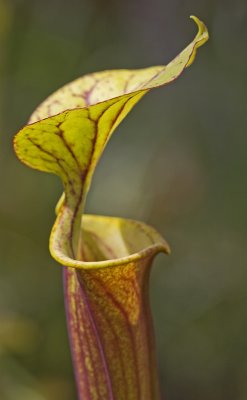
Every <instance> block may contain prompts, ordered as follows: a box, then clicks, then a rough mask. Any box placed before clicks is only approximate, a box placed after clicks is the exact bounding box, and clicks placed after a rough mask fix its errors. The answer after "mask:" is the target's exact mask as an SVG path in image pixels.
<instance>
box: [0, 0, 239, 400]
mask: <svg viewBox="0 0 247 400" xmlns="http://www.w3.org/2000/svg"><path fill="white" fill-rule="evenodd" d="M190 14H195V15H197V16H198V17H199V18H201V19H202V20H203V21H205V23H206V24H207V26H208V28H209V32H210V41H209V42H208V43H207V45H205V46H203V48H201V49H200V50H199V51H198V57H197V59H196V62H195V63H194V65H193V66H192V67H191V68H190V69H188V70H186V72H185V74H184V75H183V76H182V77H181V78H180V79H179V80H177V81H176V82H175V83H173V84H171V85H169V86H166V87H164V88H162V89H160V90H156V91H153V92H152V93H150V94H149V95H148V96H146V97H145V98H144V100H142V101H141V102H140V104H139V105H138V106H137V107H136V108H135V109H134V111H133V112H132V113H131V114H130V115H129V116H128V118H127V119H126V120H125V121H124V122H123V123H122V124H121V126H120V127H119V128H118V131H117V133H115V135H114V136H113V138H112V139H111V141H110V143H109V145H108V147H107V149H106V151H105V153H104V155H103V157H102V160H101V162H100V164H99V166H98V169H97V171H96V174H95V178H94V181H93V186H92V189H91V192H90V194H89V197H88V201H87V212H90V213H97V214H106V215H116V216H124V217H131V218H135V219H140V220H143V221H146V222H148V223H150V224H152V225H153V226H155V227H156V228H157V229H158V230H159V231H160V232H161V233H162V234H163V235H164V236H165V237H166V239H167V240H168V242H169V243H170V245H171V247H172V255H171V256H170V257H169V258H168V257H165V256H159V257H158V258H157V259H156V262H155V268H154V270H153V274H152V279H151V300H152V307H153V314H154V322H155V330H156V334H157V352H158V358H159V367H160V375H161V385H162V392H163V393H166V396H167V399H169V400H233V399H234V400H246V399H247V335H246V332H247V311H246V310H247V291H246V286H247V254H246V241H247V212H246V203H247V182H246V170H247V157H246V146H247V136H246V126H247V106H246V84H247V52H246V39H247V3H246V1H245V0H235V1H234V2H233V1H228V0H225V1H220V0H218V1H216V0H200V1H198V0H188V1H183V0H163V1H162V0H152V1H148V0H142V1H141V0H125V1H117V0H115V1H114V0H84V1H76V0H70V1H65V0H59V1H58V0H54V1H52V0H51V1H49V2H48V1H46V0H44V1H40V0H32V1H28V0H25V1H24V0H22V1H21V0H13V1H10V0H9V1H8V0H0V128H1V130H0V134H1V136H0V177H1V179H0V182H1V195H0V398H1V399H2V400H54V399H59V400H68V399H76V394H75V389H74V382H73V374H72V367H71V361H70V354H69V348H68V342H67V333H66V327H65V317H64V309H63V293H62V278H61V267H60V266H58V265H57V264H56V263H55V262H54V261H53V260H52V259H51V257H50V255H49V251H48V238H49V233H50V229H51V226H52V224H53V221H54V207H55V204H56V202H57V199H58V198H59V196H60V194H61V191H62V187H61V184H60V182H59V180H58V179H57V178H56V177H54V176H50V175H47V174H42V173H39V172H37V171H33V170H31V169H28V168H26V167H24V166H22V165H21V164H20V163H19V162H18V161H17V159H16V158H15V155H14V153H13V149H12V138H13V135H14V134H15V133H16V132H17V131H18V130H19V128H20V127H22V126H23V125H24V124H25V123H26V121H27V119H28V117H29V115H30V114H31V113H32V111H33V110H34V108H35V107H36V106H37V105H38V104H39V103H40V102H41V101H42V100H43V99H44V98H46V97H47V96H48V95H49V94H50V93H52V92H53V91H54V90H56V89H57V88H59V87H60V86H62V85H64V84H65V83H67V82H69V81H71V80H73V79H74V78H76V77H78V76H81V75H83V74H85V73H88V72H93V71H100V70H104V69H113V68H139V67H140V68H142V67H146V66H151V65H156V64H163V63H165V64H166V63H167V62H168V61H169V60H170V59H171V58H172V57H174V56H175V55H176V54H178V52H179V51H180V50H181V49H182V48H183V47H184V46H185V45H187V43H189V41H190V40H191V39H192V38H193V36H194V34H195V30H196V29H195V26H194V24H193V22H191V21H190V20H189V18H188V17H189V15H190Z"/></svg>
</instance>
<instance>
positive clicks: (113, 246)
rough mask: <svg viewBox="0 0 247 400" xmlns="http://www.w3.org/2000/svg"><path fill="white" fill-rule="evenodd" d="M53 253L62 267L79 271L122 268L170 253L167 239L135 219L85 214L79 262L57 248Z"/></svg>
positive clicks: (52, 242) (53, 249) (82, 224)
mask: <svg viewBox="0 0 247 400" xmlns="http://www.w3.org/2000/svg"><path fill="white" fill-rule="evenodd" d="M50 251H51V254H52V255H53V257H54V258H56V259H57V260H59V263H60V264H63V265H64V266H67V267H71V268H76V269H99V268H107V267H108V268H109V267H115V266H120V265H124V264H128V263H132V262H136V261H138V260H141V259H144V258H146V257H154V256H155V255H157V254H158V253H160V252H163V253H166V254H170V247H169V245H168V244H167V242H166V241H165V239H164V238H163V237H162V236H161V235H160V234H159V233H158V232H157V231H156V230H155V229H154V228H153V227H151V226H149V225H147V224H145V223H143V222H139V221H136V220H132V219H125V218H118V217H107V216H102V215H90V214H84V215H83V216H82V221H81V237H80V244H79V250H78V255H77V259H76V260H75V259H72V258H71V257H69V256H68V255H67V254H64V253H61V250H59V251H58V249H56V248H54V241H53V240H52V235H51V239H50Z"/></svg>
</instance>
